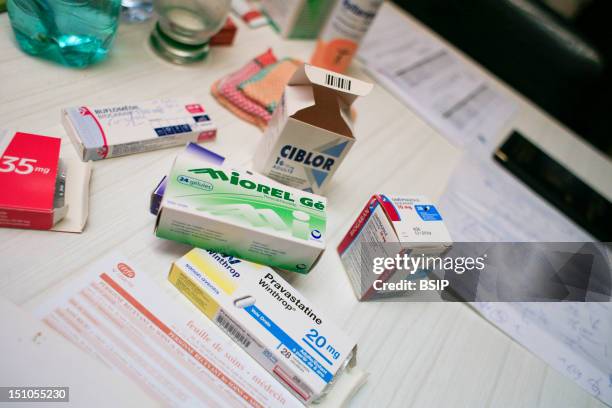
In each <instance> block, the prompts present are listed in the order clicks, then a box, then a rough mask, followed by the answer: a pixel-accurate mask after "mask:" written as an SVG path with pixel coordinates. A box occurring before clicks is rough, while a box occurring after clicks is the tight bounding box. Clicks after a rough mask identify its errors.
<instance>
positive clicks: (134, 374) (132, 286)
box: [27, 254, 302, 407]
mask: <svg viewBox="0 0 612 408" xmlns="http://www.w3.org/2000/svg"><path fill="white" fill-rule="evenodd" d="M172 289H173V288H170V287H169V290H172ZM27 308H28V309H30V310H32V311H33V313H34V314H35V315H36V316H37V317H38V318H40V319H42V320H43V321H44V323H46V324H47V325H48V326H50V327H51V328H53V329H55V330H56V331H58V332H59V333H60V334H62V335H63V336H64V337H66V338H67V339H68V340H70V341H71V342H73V343H74V344H76V345H77V346H78V347H79V348H81V349H82V350H84V351H85V352H86V353H88V354H90V355H92V356H94V357H95V358H97V359H98V360H100V361H102V362H103V363H104V364H106V365H107V366H109V367H111V368H112V369H113V370H114V371H116V372H118V373H121V374H123V375H125V376H127V377H129V378H130V379H131V380H133V381H134V382H135V383H136V384H138V385H139V386H140V387H141V388H142V389H144V390H145V391H146V393H147V394H148V395H149V396H151V397H152V398H153V399H155V400H157V401H160V402H161V403H162V404H163V405H166V406H182V407H191V406H193V407H196V406H198V407H201V406H206V407H301V406H302V404H301V403H300V402H299V401H297V400H296V399H295V397H293V396H292V395H291V394H290V393H289V392H288V391H286V390H285V389H284V388H283V387H282V386H281V385H280V384H279V383H278V382H277V381H276V380H275V379H273V378H272V377H271V376H270V375H269V374H268V373H267V372H266V371H265V370H264V369H263V368H261V367H260V366H259V365H258V364H257V363H256V362H255V361H253V360H252V359H251V358H250V357H249V356H248V355H247V354H246V353H245V352H244V351H242V350H241V349H240V348H239V347H238V346H237V345H235V344H234V342H233V340H232V339H230V338H229V337H227V336H226V335H225V334H224V333H223V332H222V331H221V330H220V329H219V328H217V327H216V326H215V325H213V324H211V323H210V322H209V321H208V319H206V318H205V317H203V316H201V314H200V312H198V311H197V310H196V309H195V308H194V307H193V306H191V305H190V304H189V303H188V302H187V301H186V300H184V299H180V298H173V297H172V296H171V295H169V294H168V293H166V292H165V291H164V288H163V287H161V286H159V285H158V284H157V283H156V282H154V281H153V280H152V279H151V278H150V276H149V275H148V274H147V273H146V272H145V271H142V270H140V269H138V268H137V267H136V266H135V265H134V264H133V263H132V262H131V261H129V260H127V259H126V258H125V257H123V256H121V255H120V254H111V255H109V256H107V257H105V258H104V259H102V260H100V261H99V262H96V263H95V264H93V265H91V268H89V269H88V270H87V272H85V273H84V274H82V275H80V276H78V277H77V278H75V279H74V280H73V281H71V282H70V283H69V284H68V285H62V286H61V287H59V288H57V289H56V290H54V291H53V293H48V294H45V296H44V300H40V301H39V300H34V301H32V302H31V303H30V304H28V306H27Z"/></svg>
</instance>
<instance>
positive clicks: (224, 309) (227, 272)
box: [168, 249, 356, 403]
mask: <svg viewBox="0 0 612 408" xmlns="http://www.w3.org/2000/svg"><path fill="white" fill-rule="evenodd" d="M168 279H169V280H170V282H172V283H173V284H174V285H175V286H176V287H177V288H178V290H179V291H181V292H182V293H183V294H184V295H185V296H186V297H187V298H188V299H189V300H190V301H191V302H193V304H194V305H195V306H196V307H198V308H199V309H200V310H201V311H202V312H203V313H204V314H205V315H206V316H208V317H209V318H210V319H211V320H212V321H213V322H214V323H215V324H217V325H218V326H219V327H221V328H222V329H223V330H224V331H225V332H226V333H227V334H228V335H229V336H230V337H232V338H233V339H234V340H235V341H236V342H237V343H238V344H239V345H240V346H242V347H243V348H244V349H245V350H246V351H247V352H248V353H249V354H250V355H251V356H252V357H253V358H254V359H255V360H256V361H257V362H259V363H260V364H261V365H262V366H263V367H264V368H265V369H266V370H268V371H269V372H270V373H271V374H272V375H273V376H274V377H276V378H277V379H278V380H279V382H280V383H281V384H283V385H284V386H285V387H286V388H287V389H289V390H290V391H291V392H292V393H294V395H296V396H297V397H298V398H299V399H300V400H301V401H303V402H304V403H310V402H313V401H316V400H317V399H318V398H320V397H322V396H324V395H325V394H326V393H327V392H328V391H329V390H330V388H331V386H332V385H333V383H334V382H335V380H336V379H337V378H338V377H339V376H340V375H342V372H343V370H345V369H350V368H351V367H353V366H354V365H355V363H356V344H355V342H354V341H351V340H350V339H349V338H348V337H347V336H346V334H344V333H343V332H342V331H341V330H340V329H339V328H338V326H336V325H335V324H334V323H333V322H332V321H330V320H329V318H328V317H327V316H326V315H325V314H324V313H323V312H322V311H321V310H320V309H319V308H317V307H316V306H315V305H314V304H312V303H311V302H310V301H309V300H308V299H306V298H305V297H304V296H303V295H302V294H300V293H299V292H298V291H297V290H296V289H295V288H293V287H292V286H291V285H290V284H289V283H287V282H286V281H285V280H283V279H282V278H281V277H280V276H279V275H278V274H277V273H276V272H274V270H272V269H271V268H269V267H266V266H263V265H258V264H254V263H251V262H247V261H242V260H240V259H237V258H234V257H232V256H227V255H220V254H218V253H215V252H212V251H206V250H202V249H194V250H192V251H190V252H189V253H187V254H186V255H185V256H184V257H182V258H181V259H180V260H178V261H176V262H174V264H173V265H172V268H171V270H170V274H169V276H168ZM347 367H348V368H347Z"/></svg>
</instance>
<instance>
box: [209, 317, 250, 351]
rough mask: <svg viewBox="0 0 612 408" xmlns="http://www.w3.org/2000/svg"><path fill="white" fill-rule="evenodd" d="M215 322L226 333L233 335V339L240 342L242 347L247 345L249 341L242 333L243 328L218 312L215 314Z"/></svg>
mask: <svg viewBox="0 0 612 408" xmlns="http://www.w3.org/2000/svg"><path fill="white" fill-rule="evenodd" d="M217 323H219V326H220V327H221V328H222V329H223V330H225V332H226V333H227V334H229V335H230V336H231V337H233V338H234V340H236V341H237V342H238V343H240V344H242V346H243V347H249V345H250V344H251V341H250V340H249V339H248V338H247V336H246V335H245V334H244V332H243V330H242V329H241V328H239V327H238V326H236V325H235V324H234V323H233V322H232V321H231V320H230V319H228V318H226V317H225V316H223V315H222V314H221V313H219V314H218V315H217Z"/></svg>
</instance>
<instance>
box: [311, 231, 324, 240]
mask: <svg viewBox="0 0 612 408" xmlns="http://www.w3.org/2000/svg"><path fill="white" fill-rule="evenodd" d="M310 236H311V237H313V238H314V239H321V236H322V234H321V231H319V230H318V229H314V230H312V231H311V232H310Z"/></svg>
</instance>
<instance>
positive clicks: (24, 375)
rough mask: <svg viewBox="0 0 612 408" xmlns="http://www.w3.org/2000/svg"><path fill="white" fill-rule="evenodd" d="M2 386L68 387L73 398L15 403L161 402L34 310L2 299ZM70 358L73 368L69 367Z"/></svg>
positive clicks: (96, 405)
mask: <svg viewBox="0 0 612 408" xmlns="http://www.w3.org/2000/svg"><path fill="white" fill-rule="evenodd" d="M0 325H1V326H2V334H1V335H0V350H2V368H1V369H0V384H2V385H3V386H7V385H16V386H17V385H18V386H57V387H68V388H69V392H68V394H69V395H68V400H69V401H68V402H61V403H56V404H53V403H40V404H36V403H31V404H29V405H28V404H24V403H19V402H15V403H13V404H8V403H3V404H1V406H3V407H5V406H10V407H26V406H34V407H36V406H40V407H49V406H56V407H87V408H108V407H113V408H123V407H126V408H129V407H148V408H153V407H157V406H159V404H156V403H155V401H154V400H152V399H151V398H150V397H149V396H148V395H147V394H146V393H145V392H144V391H142V390H141V389H140V388H138V387H137V386H136V384H134V383H133V382H132V381H130V380H127V379H126V378H124V377H120V376H117V375H114V373H113V372H112V371H111V370H110V369H109V368H107V367H104V366H103V365H101V364H100V363H99V362H98V361H96V360H95V359H94V358H92V356H90V355H87V353H84V352H83V351H82V350H79V349H78V348H77V347H75V346H74V345H73V344H71V343H69V342H67V341H66V339H64V338H63V337H62V336H61V335H60V334H58V333H56V332H54V331H53V330H51V329H50V328H49V327H48V326H46V325H45V324H43V323H42V322H41V321H40V320H38V319H36V318H35V317H34V316H32V315H31V314H30V313H27V312H26V311H25V310H23V309H21V308H19V307H17V306H16V305H14V304H13V303H11V302H10V301H8V300H7V299H4V298H1V297H0ZM66 362H69V367H70V369H69V370H67V369H65V368H66V367H67V363H66Z"/></svg>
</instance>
